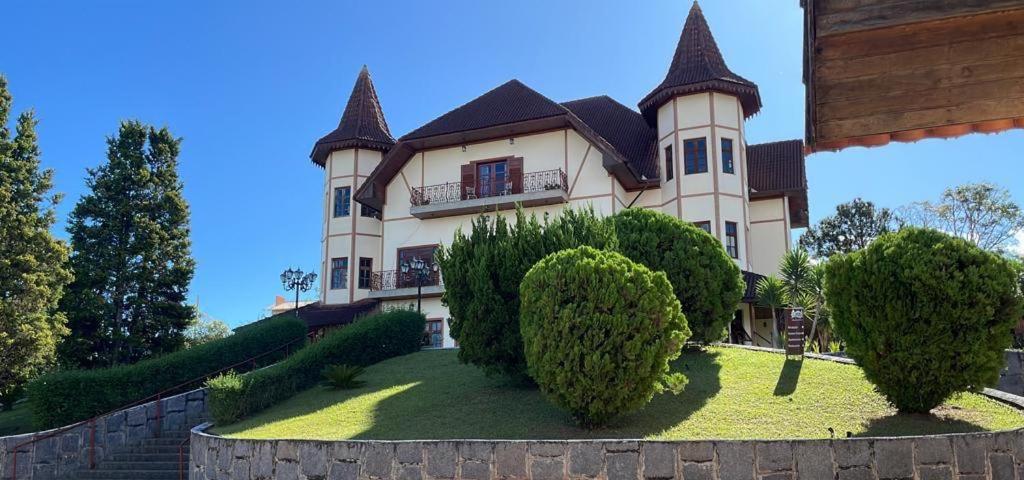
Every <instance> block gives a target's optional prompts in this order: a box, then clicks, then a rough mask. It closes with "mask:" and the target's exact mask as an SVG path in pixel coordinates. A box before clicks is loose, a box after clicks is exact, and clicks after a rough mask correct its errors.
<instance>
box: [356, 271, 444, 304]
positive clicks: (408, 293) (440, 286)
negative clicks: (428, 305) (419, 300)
mask: <svg viewBox="0 0 1024 480" xmlns="http://www.w3.org/2000/svg"><path fill="white" fill-rule="evenodd" d="M416 281H417V278H416V274H414V273H411V272H410V273H402V272H401V271H400V270H384V271H380V272H373V273H371V274H370V293H369V295H368V296H369V297H370V298H379V299H389V300H394V299H403V298H416ZM422 288H423V296H424V297H436V296H438V295H441V294H442V293H444V280H443V279H442V278H441V272H440V271H437V272H430V275H429V276H428V277H427V278H426V279H424V280H423V285H422Z"/></svg>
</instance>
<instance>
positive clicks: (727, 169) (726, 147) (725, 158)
mask: <svg viewBox="0 0 1024 480" xmlns="http://www.w3.org/2000/svg"><path fill="white" fill-rule="evenodd" d="M722 172H724V173H736V169H735V168H734V167H733V164H732V139H731V138H723V139H722Z"/></svg>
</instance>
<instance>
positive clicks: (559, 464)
mask: <svg viewBox="0 0 1024 480" xmlns="http://www.w3.org/2000/svg"><path fill="white" fill-rule="evenodd" d="M564 477H565V462H563V461H562V458H560V457H533V460H532V461H531V462H530V478H531V479H532V480H562V478H564Z"/></svg>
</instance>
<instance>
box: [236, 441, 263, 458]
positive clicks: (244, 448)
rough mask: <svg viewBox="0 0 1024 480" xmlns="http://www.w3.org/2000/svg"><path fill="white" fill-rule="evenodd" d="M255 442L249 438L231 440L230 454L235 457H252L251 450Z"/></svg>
mask: <svg viewBox="0 0 1024 480" xmlns="http://www.w3.org/2000/svg"><path fill="white" fill-rule="evenodd" d="M256 443H257V442H255V441H249V440H233V441H231V444H232V445H231V450H232V452H231V454H232V455H233V456H234V457H235V458H250V457H252V452H253V450H255V449H256ZM260 443H263V442H260Z"/></svg>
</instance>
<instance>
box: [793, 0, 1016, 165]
mask: <svg viewBox="0 0 1024 480" xmlns="http://www.w3.org/2000/svg"><path fill="white" fill-rule="evenodd" d="M803 6H804V9H805V13H806V15H807V17H806V18H805V40H804V41H805V45H804V47H805V48H804V55H805V58H804V61H805V65H804V82H805V84H806V86H807V142H806V143H807V150H808V152H814V151H820V150H838V149H842V148H846V147H850V146H879V145H885V144H887V143H889V142H890V141H900V142H907V141H917V140H921V139H923V138H929V137H935V138H950V137H955V136H959V135H965V134H968V133H972V132H978V133H995V132H1000V131H1003V130H1007V129H1010V128H1024V0H959V1H958V2H950V1H946V0H804V3H803Z"/></svg>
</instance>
